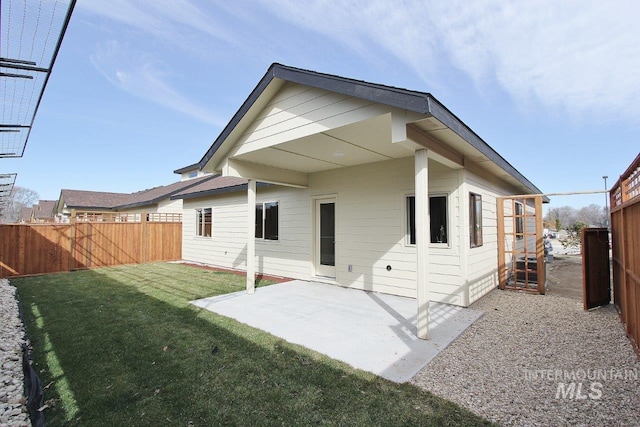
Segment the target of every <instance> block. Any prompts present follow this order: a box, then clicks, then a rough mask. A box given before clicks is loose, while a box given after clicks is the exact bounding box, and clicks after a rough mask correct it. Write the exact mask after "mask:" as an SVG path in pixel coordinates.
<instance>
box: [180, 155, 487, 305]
mask: <svg viewBox="0 0 640 427" xmlns="http://www.w3.org/2000/svg"><path fill="white" fill-rule="evenodd" d="M429 168H430V173H429V180H430V188H431V189H432V190H431V191H430V192H431V193H432V194H434V193H437V194H447V195H448V204H449V206H448V211H449V242H450V244H449V245H446V246H444V247H443V246H440V247H430V252H429V253H430V262H431V267H430V281H431V282H432V289H433V290H432V293H431V298H432V299H433V300H436V301H446V302H449V303H453V304H463V301H464V299H463V293H464V289H463V286H462V285H461V284H462V283H463V282H464V281H463V280H462V278H461V270H460V246H459V244H458V242H459V237H460V229H461V228H460V222H459V220H458V213H459V212H460V209H459V203H460V201H459V196H458V194H459V191H458V188H459V184H460V181H459V179H458V173H457V171H454V170H452V169H448V168H446V167H444V166H442V165H440V164H438V163H435V162H433V161H430V164H429ZM413 183H414V172H413V158H405V159H399V160H389V161H385V162H378V163H371V164H366V165H361V166H354V167H349V168H341V169H337V170H332V171H326V172H319V173H315V174H311V175H310V178H309V188H307V189H295V188H287V187H275V186H274V187H266V188H258V196H257V200H258V202H269V201H278V202H279V223H280V231H279V236H280V239H279V240H278V241H263V240H257V241H256V257H257V259H256V265H257V271H259V272H263V273H265V274H272V275H278V276H284V277H291V278H298V279H305V280H309V279H311V278H312V275H313V261H312V255H313V249H312V246H313V232H312V230H313V222H314V220H313V218H314V216H313V210H314V198H316V197H321V196H335V197H336V199H337V203H336V282H337V283H338V284H340V285H342V286H349V287H353V288H358V289H367V290H375V291H380V292H386V293H393V294H397V295H403V296H410V297H415V295H416V285H415V282H416V268H415V264H416V253H415V247H412V246H409V245H407V244H406V241H405V233H406V210H405V196H406V195H408V194H412V193H413V187H414V184H413ZM246 198H247V195H246V193H245V192H239V193H233V194H227V195H224V194H223V195H219V196H215V197H209V198H202V199H195V200H189V199H188V200H185V202H184V215H183V258H184V259H185V260H188V261H196V262H202V263H206V264H212V265H216V266H220V267H225V268H238V269H245V254H246V225H245V224H246V220H245V218H246ZM200 207H213V237H211V238H206V237H197V236H195V215H196V214H195V209H196V208H200ZM494 261H495V259H494ZM349 265H351V266H352V271H351V272H349V271H348V266H349ZM387 265H389V266H391V271H387V268H386V267H387Z"/></svg>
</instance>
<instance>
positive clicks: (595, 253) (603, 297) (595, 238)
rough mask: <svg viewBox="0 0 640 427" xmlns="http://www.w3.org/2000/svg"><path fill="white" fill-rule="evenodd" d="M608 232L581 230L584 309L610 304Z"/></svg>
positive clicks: (600, 229) (593, 229)
mask: <svg viewBox="0 0 640 427" xmlns="http://www.w3.org/2000/svg"><path fill="white" fill-rule="evenodd" d="M610 271H611V270H610V265H609V230H607V229H606V228H583V229H582V289H583V291H584V292H583V302H584V309H585V310H589V309H591V308H595V307H600V306H601V305H607V304H609V302H611V272H610Z"/></svg>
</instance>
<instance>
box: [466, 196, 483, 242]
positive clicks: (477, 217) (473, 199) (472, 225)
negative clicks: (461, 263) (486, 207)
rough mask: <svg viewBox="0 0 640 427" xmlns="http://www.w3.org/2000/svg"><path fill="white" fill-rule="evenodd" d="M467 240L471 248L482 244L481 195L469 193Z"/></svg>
mask: <svg viewBox="0 0 640 427" xmlns="http://www.w3.org/2000/svg"><path fill="white" fill-rule="evenodd" d="M469 240H470V242H471V243H470V245H471V247H472V248H476V247H479V246H482V196H481V195H480V194H476V193H469Z"/></svg>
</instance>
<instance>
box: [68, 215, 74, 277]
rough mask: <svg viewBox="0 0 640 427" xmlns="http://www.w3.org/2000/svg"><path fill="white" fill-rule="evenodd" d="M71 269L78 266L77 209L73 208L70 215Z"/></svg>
mask: <svg viewBox="0 0 640 427" xmlns="http://www.w3.org/2000/svg"><path fill="white" fill-rule="evenodd" d="M69 225H70V228H69V271H73V270H74V269H75V267H76V253H75V252H76V210H75V209H71V216H70V217H69Z"/></svg>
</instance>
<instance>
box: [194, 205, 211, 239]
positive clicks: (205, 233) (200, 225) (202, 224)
mask: <svg viewBox="0 0 640 427" xmlns="http://www.w3.org/2000/svg"><path fill="white" fill-rule="evenodd" d="M212 231H213V208H199V209H196V236H202V237H211V236H212Z"/></svg>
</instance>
